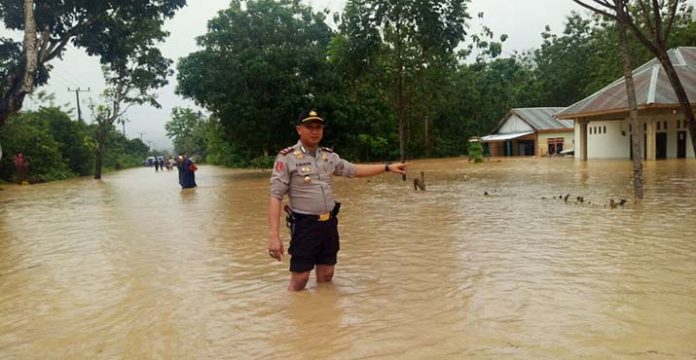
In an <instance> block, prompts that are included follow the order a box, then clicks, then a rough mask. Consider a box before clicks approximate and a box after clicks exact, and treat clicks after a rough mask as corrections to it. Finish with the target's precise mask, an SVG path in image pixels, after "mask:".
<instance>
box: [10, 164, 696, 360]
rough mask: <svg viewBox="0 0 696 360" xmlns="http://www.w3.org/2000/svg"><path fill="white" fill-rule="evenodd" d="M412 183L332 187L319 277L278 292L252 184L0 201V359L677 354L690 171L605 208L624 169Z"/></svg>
mask: <svg viewBox="0 0 696 360" xmlns="http://www.w3.org/2000/svg"><path fill="white" fill-rule="evenodd" d="M420 171H424V172H425V181H426V184H427V190H428V191H427V192H414V190H413V186H412V185H413V184H412V181H411V180H409V181H408V182H402V181H401V178H400V177H399V176H394V175H391V174H387V175H383V176H379V177H373V178H363V179H343V178H337V179H336V182H335V188H336V194H337V197H338V199H340V200H341V201H342V202H343V205H344V206H343V208H342V211H341V215H339V219H340V222H341V223H340V231H341V241H342V244H341V245H342V246H341V252H340V253H339V264H338V266H337V273H336V277H335V281H334V283H333V284H319V285H318V284H316V283H315V282H314V280H313V279H312V280H311V281H310V284H309V285H308V290H307V291H304V292H301V293H296V294H295V293H288V292H287V291H286V287H287V282H288V278H289V274H288V270H287V267H288V261H287V259H286V260H285V261H284V262H283V263H277V262H274V261H272V260H271V259H270V258H269V257H268V255H267V254H266V251H265V246H266V241H267V238H266V232H267V219H266V217H267V204H268V183H269V176H270V173H269V172H268V171H266V172H263V171H258V170H229V169H222V168H217V167H211V166H201V167H200V169H199V171H198V172H197V179H196V180H197V182H198V184H199V186H200V187H199V188H198V189H196V190H193V191H189V190H187V191H184V192H182V191H181V190H179V187H178V178H177V175H176V172H171V173H167V172H163V173H155V172H154V170H153V169H152V168H140V169H132V170H127V171H122V172H117V173H109V174H106V175H105V177H104V180H103V181H101V182H100V181H95V180H92V179H89V178H85V179H76V180H70V181H64V182H57V183H51V184H42V185H35V186H28V187H27V186H25V187H19V186H9V185H3V186H0V188H2V190H0V359H15V358H18V359H23V358H35V359H75V358H88V359H111V358H128V359H145V358H163V359H174V358H186V359H191V358H195V359H299V358H303V359H320V358H334V359H363V358H370V359H392V358H399V359H462V358H466V359H498V358H513V359H577V358H589V359H662V358H669V359H672V358H674V359H694V358H696V281H695V280H694V279H695V278H696V236H695V235H694V234H696V161H694V160H686V161H684V160H681V161H678V160H668V161H659V162H649V163H646V169H645V173H646V183H647V186H646V198H645V200H644V201H643V202H642V203H640V204H634V203H633V202H632V201H629V202H628V203H627V204H626V205H625V206H624V207H623V208H622V207H617V208H615V209H612V208H611V207H609V206H608V204H609V199H611V198H613V199H615V200H617V201H618V200H619V199H620V198H625V199H631V196H630V194H631V185H630V183H629V182H628V180H627V179H629V178H630V173H631V164H630V162H628V161H617V162H613V161H594V162H589V163H582V162H576V161H574V160H573V159H553V160H550V159H518V160H503V161H500V162H498V161H490V162H487V163H484V164H478V165H474V164H467V162H466V160H465V159H444V160H427V161H415V162H414V163H413V165H412V168H411V171H410V176H411V177H412V176H413V175H414V174H417V173H420ZM485 193H488V195H485ZM566 194H569V199H568V201H567V202H565V201H563V200H562V199H559V197H560V196H565V195H566ZM577 196H583V197H584V199H585V201H584V202H583V203H577V202H576V201H575V200H576V197H577ZM283 240H284V244H285V246H286V248H287V245H288V234H287V231H283Z"/></svg>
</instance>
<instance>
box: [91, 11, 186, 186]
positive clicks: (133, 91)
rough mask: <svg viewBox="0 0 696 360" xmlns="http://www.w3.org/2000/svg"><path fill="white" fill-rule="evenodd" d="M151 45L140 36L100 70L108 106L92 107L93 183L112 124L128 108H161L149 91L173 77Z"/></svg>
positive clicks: (100, 164) (162, 58) (168, 62)
mask: <svg viewBox="0 0 696 360" xmlns="http://www.w3.org/2000/svg"><path fill="white" fill-rule="evenodd" d="M152 25H155V24H154V23H153V24H152ZM150 30H153V31H154V30H156V27H154V26H153V27H152V28H150ZM152 45H153V44H152V39H151V38H149V37H148V35H147V33H142V34H139V36H138V37H135V38H134V39H133V42H131V43H129V44H128V46H130V47H132V50H131V51H130V52H129V53H130V55H129V56H127V57H126V58H123V59H116V58H114V59H112V60H111V64H110V65H108V66H104V67H103V71H104V78H105V79H106V83H107V86H108V88H107V89H106V90H105V91H104V98H105V99H106V101H107V102H108V105H105V104H101V105H95V106H93V111H94V120H95V122H96V123H97V128H96V133H95V136H94V140H95V160H94V178H95V179H101V170H102V162H103V156H104V154H105V152H106V148H107V146H108V144H109V141H108V140H109V134H110V132H111V131H112V130H113V129H114V124H115V122H116V121H117V120H118V119H120V118H121V117H122V116H123V115H124V114H125V113H126V111H127V110H128V108H129V107H130V106H131V105H143V104H148V105H151V106H153V107H157V108H159V107H161V106H160V104H159V103H158V102H157V98H156V96H155V95H154V94H152V93H151V90H153V89H157V88H160V87H162V86H164V85H166V84H167V76H169V75H171V74H172V70H171V69H170V68H169V66H170V64H171V60H169V59H166V58H164V57H163V56H162V54H161V52H160V51H159V50H158V49H157V48H154V47H152Z"/></svg>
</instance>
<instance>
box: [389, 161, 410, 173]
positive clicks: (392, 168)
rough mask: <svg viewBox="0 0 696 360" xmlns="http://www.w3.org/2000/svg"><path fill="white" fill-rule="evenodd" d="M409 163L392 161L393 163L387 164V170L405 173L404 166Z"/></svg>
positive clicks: (407, 165)
mask: <svg viewBox="0 0 696 360" xmlns="http://www.w3.org/2000/svg"><path fill="white" fill-rule="evenodd" d="M410 165H411V164H406V163H394V164H389V171H391V172H394V173H397V174H406V168H407V167H409V166H410Z"/></svg>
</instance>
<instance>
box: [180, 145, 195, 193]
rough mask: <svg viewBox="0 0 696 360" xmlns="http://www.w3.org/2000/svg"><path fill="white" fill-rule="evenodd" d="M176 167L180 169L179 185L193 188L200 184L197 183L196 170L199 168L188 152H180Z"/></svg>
mask: <svg viewBox="0 0 696 360" xmlns="http://www.w3.org/2000/svg"><path fill="white" fill-rule="evenodd" d="M176 168H177V169H178V170H179V185H181V188H182V189H191V188H195V187H197V186H198V185H196V170H198V167H197V166H196V164H195V163H194V162H193V161H191V159H190V158H189V157H188V156H186V154H184V153H182V154H179V157H178V158H177V160H176Z"/></svg>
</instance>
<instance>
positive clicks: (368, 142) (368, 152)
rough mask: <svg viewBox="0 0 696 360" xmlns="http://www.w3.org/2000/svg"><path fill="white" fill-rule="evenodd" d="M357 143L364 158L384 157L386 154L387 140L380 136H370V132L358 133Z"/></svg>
mask: <svg viewBox="0 0 696 360" xmlns="http://www.w3.org/2000/svg"><path fill="white" fill-rule="evenodd" d="M358 143H359V144H360V146H361V147H362V148H363V154H364V155H363V157H362V158H364V159H365V160H368V161H369V160H371V159H374V158H377V159H384V158H386V157H387V156H386V155H387V146H388V145H389V141H388V140H387V139H385V138H383V137H381V136H372V135H370V134H358Z"/></svg>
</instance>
